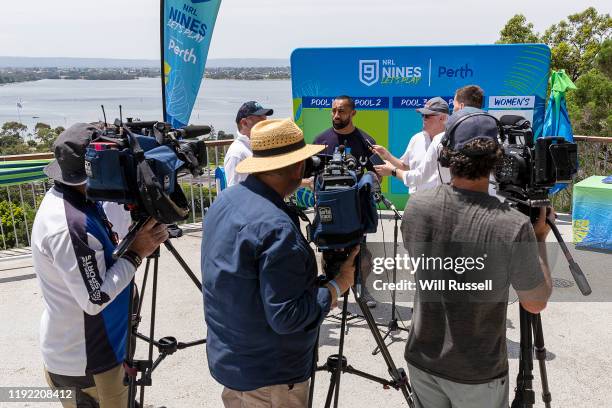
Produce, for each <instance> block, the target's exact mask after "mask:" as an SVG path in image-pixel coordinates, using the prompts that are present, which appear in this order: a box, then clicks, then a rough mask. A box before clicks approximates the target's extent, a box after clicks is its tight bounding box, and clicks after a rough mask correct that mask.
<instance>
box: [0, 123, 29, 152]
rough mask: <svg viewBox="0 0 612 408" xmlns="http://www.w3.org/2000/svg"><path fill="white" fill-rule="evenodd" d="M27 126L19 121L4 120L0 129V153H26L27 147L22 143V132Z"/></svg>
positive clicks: (25, 130)
mask: <svg viewBox="0 0 612 408" xmlns="http://www.w3.org/2000/svg"><path fill="white" fill-rule="evenodd" d="M27 130H28V127H27V126H26V125H23V124H21V123H19V122H6V123H5V124H4V125H2V130H0V154H3V155H4V154H6V155H9V154H21V153H27V152H28V151H29V148H28V146H27V145H26V144H24V140H23V136H22V134H23V133H25V132H27Z"/></svg>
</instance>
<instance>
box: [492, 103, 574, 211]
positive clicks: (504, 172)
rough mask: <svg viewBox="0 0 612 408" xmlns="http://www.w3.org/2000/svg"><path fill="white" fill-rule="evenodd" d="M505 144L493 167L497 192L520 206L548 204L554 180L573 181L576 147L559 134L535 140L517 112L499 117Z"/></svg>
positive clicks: (560, 181) (558, 181)
mask: <svg viewBox="0 0 612 408" xmlns="http://www.w3.org/2000/svg"><path fill="white" fill-rule="evenodd" d="M500 123H501V126H502V128H503V131H504V132H503V133H504V135H503V136H502V137H503V138H505V139H506V140H507V142H508V143H507V144H505V145H504V146H503V150H504V155H503V159H502V162H501V163H500V164H499V165H497V166H496V168H495V180H496V182H497V185H498V187H497V193H498V194H499V195H501V196H504V197H506V198H507V199H508V200H510V201H513V202H516V203H517V204H518V205H519V206H526V207H529V208H531V207H545V206H547V205H550V200H549V198H548V194H549V192H550V189H551V188H552V187H553V186H554V185H555V184H556V183H567V182H570V181H572V178H573V176H574V175H575V174H576V171H577V169H578V148H577V146H576V144H575V143H571V142H568V141H566V140H565V139H564V138H562V137H540V138H538V139H536V140H534V135H533V129H532V128H531V123H529V121H528V120H526V119H525V118H523V117H522V116H518V115H505V116H502V117H501V119H500Z"/></svg>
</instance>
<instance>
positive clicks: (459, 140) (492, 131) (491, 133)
mask: <svg viewBox="0 0 612 408" xmlns="http://www.w3.org/2000/svg"><path fill="white" fill-rule="evenodd" d="M470 115H471V116H470ZM467 116H469V117H467ZM466 117H467V118H466ZM459 121H461V122H460V123H459ZM446 132H447V134H448V137H449V146H448V147H449V148H451V149H452V150H455V151H459V150H462V149H463V148H464V147H465V145H466V144H468V143H469V142H471V141H472V140H475V139H490V140H494V141H495V142H497V143H499V141H498V136H499V128H498V125H497V120H496V119H495V117H493V116H491V115H490V114H488V113H486V112H485V111H483V110H480V109H476V108H471V109H468V108H464V109H461V110H460V111H457V112H455V113H453V114H452V115H451V116H450V117H449V118H448V122H447V123H446ZM472 153H475V154H477V153H478V152H472ZM482 153H483V154H485V153H487V152H482ZM468 154H469V152H468Z"/></svg>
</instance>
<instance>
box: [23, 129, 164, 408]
mask: <svg viewBox="0 0 612 408" xmlns="http://www.w3.org/2000/svg"><path fill="white" fill-rule="evenodd" d="M96 130H97V129H96V128H95V127H94V126H92V125H87V124H84V123H79V124H75V125H73V126H71V127H70V128H68V129H67V130H65V131H64V132H63V133H62V134H61V135H60V136H59V138H58V139H57V141H56V142H55V143H54V144H53V149H54V154H55V160H54V161H53V162H51V163H50V164H49V165H48V166H47V167H45V170H44V171H45V174H46V175H47V176H49V178H51V179H53V180H54V181H55V184H54V186H53V187H52V188H51V189H50V190H49V191H48V192H47V194H46V195H45V198H44V199H43V201H42V203H41V205H40V208H39V209H38V212H37V213H36V218H35V220H34V226H33V228H32V259H33V261H34V270H35V272H36V275H37V278H38V282H39V284H40V287H41V291H42V295H43V303H44V306H45V308H44V311H43V315H42V320H41V324H40V339H41V340H40V341H41V349H42V355H43V361H44V366H45V377H46V380H47V382H48V384H49V386H50V387H52V388H58V387H74V388H75V389H76V393H75V396H76V398H75V400H74V401H63V402H62V404H63V405H64V406H65V407H75V406H76V407H98V406H100V407H121V406H126V405H127V402H128V391H127V387H126V386H124V385H123V376H124V370H123V367H122V363H123V360H124V357H125V349H126V347H125V343H126V340H127V334H128V319H129V316H130V313H129V310H128V301H129V293H130V290H129V286H128V285H129V283H130V281H131V280H132V278H133V277H134V274H135V272H136V268H137V267H138V266H139V265H140V262H141V261H142V258H144V257H146V256H148V255H150V254H151V253H152V252H153V251H154V250H155V249H156V248H157V247H158V246H159V245H160V244H161V243H162V242H164V241H165V240H166V239H167V238H168V234H167V232H166V227H165V226H163V225H155V223H154V222H149V223H147V224H146V225H145V226H144V228H143V229H142V230H141V231H139V232H138V234H137V235H136V239H135V241H134V243H133V244H132V245H131V246H130V248H129V249H128V251H126V253H125V255H124V256H123V257H121V258H120V259H118V260H117V261H113V258H112V251H113V250H114V249H115V246H116V244H117V239H116V234H115V233H114V232H113V231H112V230H111V228H110V225H109V223H108V221H107V220H106V217H105V215H104V211H103V210H102V207H101V205H100V204H99V203H94V202H92V201H89V200H87V198H86V196H85V183H86V179H87V176H86V173H85V150H86V148H87V146H88V145H89V143H90V141H91V137H92V135H93V134H94V132H96Z"/></svg>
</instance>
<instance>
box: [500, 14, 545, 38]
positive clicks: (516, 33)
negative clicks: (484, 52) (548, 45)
mask: <svg viewBox="0 0 612 408" xmlns="http://www.w3.org/2000/svg"><path fill="white" fill-rule="evenodd" d="M499 34H500V38H499V40H497V41H496V43H497V44H524V43H537V42H540V37H539V35H538V34H537V33H536V32H534V31H533V24H532V23H528V22H527V19H526V18H525V16H524V15H522V14H516V15H515V16H514V17H512V18H511V19H510V20H508V22H507V23H506V25H505V26H504V28H502V30H501V31H500V32H499Z"/></svg>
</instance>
